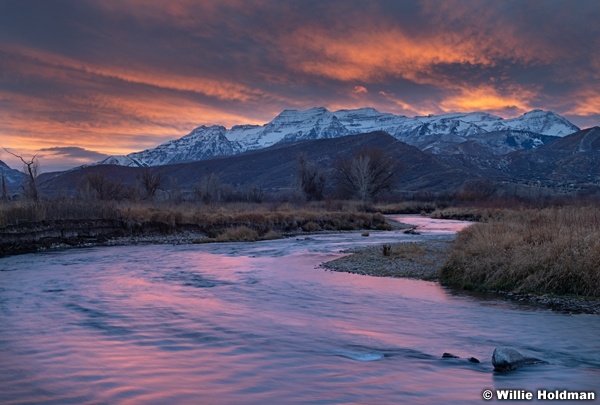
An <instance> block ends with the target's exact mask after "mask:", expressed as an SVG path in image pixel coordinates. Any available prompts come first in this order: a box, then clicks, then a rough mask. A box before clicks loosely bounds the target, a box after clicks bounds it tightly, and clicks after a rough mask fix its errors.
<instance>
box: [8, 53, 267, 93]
mask: <svg viewBox="0 0 600 405" xmlns="http://www.w3.org/2000/svg"><path fill="white" fill-rule="evenodd" d="M0 51H3V52H5V53H7V54H13V55H18V57H19V58H25V59H27V60H28V62H29V63H27V71H26V72H25V73H26V74H30V75H31V74H38V75H46V74H48V70H49V69H51V70H52V75H54V76H57V78H60V79H63V80H68V79H72V77H71V75H72V73H73V72H72V71H75V72H78V73H80V74H87V75H95V76H99V77H104V78H111V79H117V80H122V81H124V82H128V83H135V84H143V85H148V86H152V87H155V88H159V89H165V90H177V91H186V92H194V93H199V94H202V95H205V96H208V97H214V98H216V99H220V100H233V101H241V102H247V101H249V100H251V99H259V98H262V97H266V96H267V95H266V94H265V93H264V92H263V91H261V90H259V89H255V88H251V87H248V86H245V85H243V84H240V83H236V82H233V81H230V80H224V79H223V78H218V79H217V78H214V79H213V78H210V77H203V76H186V75H182V74H178V73H176V72H161V71H159V70H156V69H154V70H153V69H152V68H150V67H148V66H143V67H139V68H136V67H131V68H124V67H120V66H111V65H92V64H89V63H85V62H81V61H79V60H75V59H71V58H68V57H64V56H60V55H57V54H54V53H50V52H44V51H40V50H34V49H26V48H19V49H15V48H11V47H7V46H3V47H2V48H0ZM8 63H10V61H8Z"/></svg>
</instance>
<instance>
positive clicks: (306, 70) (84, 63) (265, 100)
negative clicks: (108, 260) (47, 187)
mask: <svg viewBox="0 0 600 405" xmlns="http://www.w3.org/2000/svg"><path fill="white" fill-rule="evenodd" d="M315 106H325V107H327V108H328V109H330V110H337V109H342V108H359V107H365V106H372V107H375V108H377V109H378V110H380V111H382V112H391V113H395V114H403V115H408V116H415V115H426V114H432V113H433V114H438V113H444V112H451V111H476V110H477V111H487V112H491V113H495V114H497V115H500V116H503V117H513V116H517V115H520V114H522V113H524V112H526V111H529V110H531V109H534V108H540V109H544V110H552V111H555V112H557V113H559V114H561V115H563V116H565V117H566V118H568V119H569V120H571V121H572V122H573V123H574V124H575V125H577V126H579V127H582V128H587V127H590V126H594V125H600V1H598V0H565V1H555V0H538V1H528V0H502V1H486V0H443V1H442V0H440V1H399V0H390V1H383V0H379V1H377V0H370V1H366V0H364V1H355V0H336V1H333V0H332V1H328V0H318V1H312V0H302V1H300V0H298V1H291V0H290V1H284V0H272V1H270V0H254V1H247V0H219V1H207V0H205V1H192V0H170V1H163V0H97V1H93V0H87V1H82V0H53V1H47V0H0V146H2V147H5V148H7V149H9V150H11V151H14V152H17V153H20V154H23V155H26V156H29V155H31V154H35V153H38V154H39V157H40V162H41V169H42V171H52V170H58V169H65V168H68V167H72V166H76V165H80V164H83V163H89V162H93V161H97V160H100V159H102V158H103V157H105V156H106V155H112V154H126V153H129V152H133V151H139V150H142V149H146V148H150V147H154V146H156V145H158V144H159V143H162V142H164V141H166V140H169V139H174V138H178V137H181V136H183V135H185V134H187V133H189V132H190V131H191V130H192V129H193V128H195V127H197V126H199V125H202V124H221V125H225V126H226V127H231V126H232V125H235V124H246V123H253V124H264V123H265V122H267V121H269V120H271V119H272V118H273V117H274V116H275V115H277V114H278V113H279V112H281V111H282V110H283V109H306V108H310V107H315ZM0 160H3V161H5V162H7V163H8V164H9V165H11V166H12V167H14V168H20V164H18V163H17V162H16V161H15V159H14V158H12V157H11V156H10V155H9V154H8V153H6V152H4V151H3V152H2V153H0Z"/></svg>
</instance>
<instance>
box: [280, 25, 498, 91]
mask: <svg viewBox="0 0 600 405" xmlns="http://www.w3.org/2000/svg"><path fill="white" fill-rule="evenodd" d="M282 46H283V47H285V48H286V53H287V54H288V55H291V56H290V60H289V64H290V67H292V68H296V69H299V70H301V71H302V72H304V73H310V74H314V75H318V76H325V77H328V78H332V79H337V80H343V81H352V80H368V81H377V80H378V79H380V78H383V77H385V76H388V75H392V76H399V77H403V78H406V79H409V80H413V81H415V82H422V81H423V80H424V79H423V73H424V72H427V71H428V70H429V69H430V68H431V66H433V65H436V64H441V63H446V64H451V63H461V64H466V63H468V64H480V65H492V64H493V63H494V62H493V60H492V59H490V58H488V57H487V56H486V55H485V54H483V53H481V52H479V49H478V48H477V47H476V46H475V44H473V43H471V42H469V41H465V40H464V38H458V37H457V36H453V35H445V36H438V37H431V38H419V37H411V36H409V35H407V34H405V33H403V32H402V31H401V30H399V29H390V30H387V29H386V30H376V31H372V30H363V31H356V32H353V33H351V34H349V35H346V36H343V37H338V36H335V35H333V34H332V33H331V32H328V31H326V30H323V29H314V28H303V29H300V30H298V31H297V32H295V33H294V36H293V38H292V39H290V40H289V42H285V43H283V44H282ZM293 55H295V56H293Z"/></svg>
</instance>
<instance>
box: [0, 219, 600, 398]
mask: <svg viewBox="0 0 600 405" xmlns="http://www.w3.org/2000/svg"><path fill="white" fill-rule="evenodd" d="M404 220H405V222H410V221H411V220H412V221H417V220H418V221H421V222H420V223H419V225H420V229H421V231H422V232H421V234H420V235H405V234H403V233H402V232H399V231H398V232H396V231H392V232H371V236H369V237H368V238H365V237H361V236H360V232H351V233H340V234H327V235H325V234H323V235H311V236H307V237H304V236H302V237H295V238H288V239H283V240H275V241H265V242H256V243H222V244H205V245H177V246H171V245H155V246H121V247H97V248H85V249H72V250H65V251H53V252H45V253H36V254H28V255H21V256H13V257H7V258H3V259H0V403H2V404H30V403H43V404H80V403H94V404H179V403H181V404H400V403H402V404H404V403H407V404H443V403H450V404H451V403H457V404H458V403H469V402H472V403H480V402H482V399H481V395H482V391H483V390H484V389H492V390H495V389H501V388H511V389H524V390H530V391H533V392H535V391H536V390H538V389H547V390H565V389H566V390H583V391H590V390H592V391H594V390H595V391H596V393H597V394H598V392H597V390H598V388H597V387H598V386H599V384H598V383H599V382H600V339H599V338H598V336H600V322H599V321H598V320H599V319H598V317H597V316H594V315H585V314H577V315H568V314H561V313H556V312H551V311H549V310H540V309H536V308H532V307H527V306H519V305H518V304H516V303H511V302H506V301H503V300H499V299H481V298H477V297H472V296H468V295H462V294H454V293H452V292H451V291H448V290H446V289H444V288H442V287H440V285H439V284H437V283H433V282H425V281H417V280H408V279H391V278H377V277H369V276H361V275H355V274H347V273H338V272H330V271H325V270H323V269H322V268H319V267H318V264H319V263H321V262H323V261H327V260H331V259H334V258H336V257H339V256H340V255H341V253H339V251H340V250H341V249H345V248H347V247H351V246H357V245H363V244H366V243H384V242H391V241H411V240H425V239H436V238H451V237H453V233H454V231H455V230H457V229H459V228H460V227H461V226H464V223H460V222H456V221H452V222H443V221H434V220H431V221H428V220H425V219H419V218H417V217H409V218H406V217H404ZM444 224H445V225H444ZM505 345H508V346H512V347H515V348H517V349H518V350H520V351H523V352H525V353H527V354H531V355H534V356H535V357H539V358H541V359H544V360H547V361H548V362H549V363H550V364H547V365H540V366H531V367H527V368H523V369H519V370H516V371H514V372H509V373H494V372H493V371H492V365H491V355H492V352H493V350H494V348H495V347H497V346H505ZM444 352H450V353H453V354H455V355H458V356H460V357H461V358H460V359H442V358H441V355H442V353H444ZM471 356H473V357H476V358H478V359H479V360H480V361H481V363H480V364H474V363H470V362H468V361H466V360H465V359H466V358H468V357H471Z"/></svg>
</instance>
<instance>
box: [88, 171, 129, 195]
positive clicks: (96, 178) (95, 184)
mask: <svg viewBox="0 0 600 405" xmlns="http://www.w3.org/2000/svg"><path fill="white" fill-rule="evenodd" d="M86 182H87V184H88V185H89V187H90V188H91V189H92V190H93V191H94V192H95V194H96V197H97V198H98V199H99V200H103V201H108V200H118V199H119V198H121V195H122V193H123V190H124V186H123V183H122V182H121V181H112V180H110V179H109V178H108V177H107V176H106V175H105V174H104V173H94V174H90V175H88V176H87V178H86Z"/></svg>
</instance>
